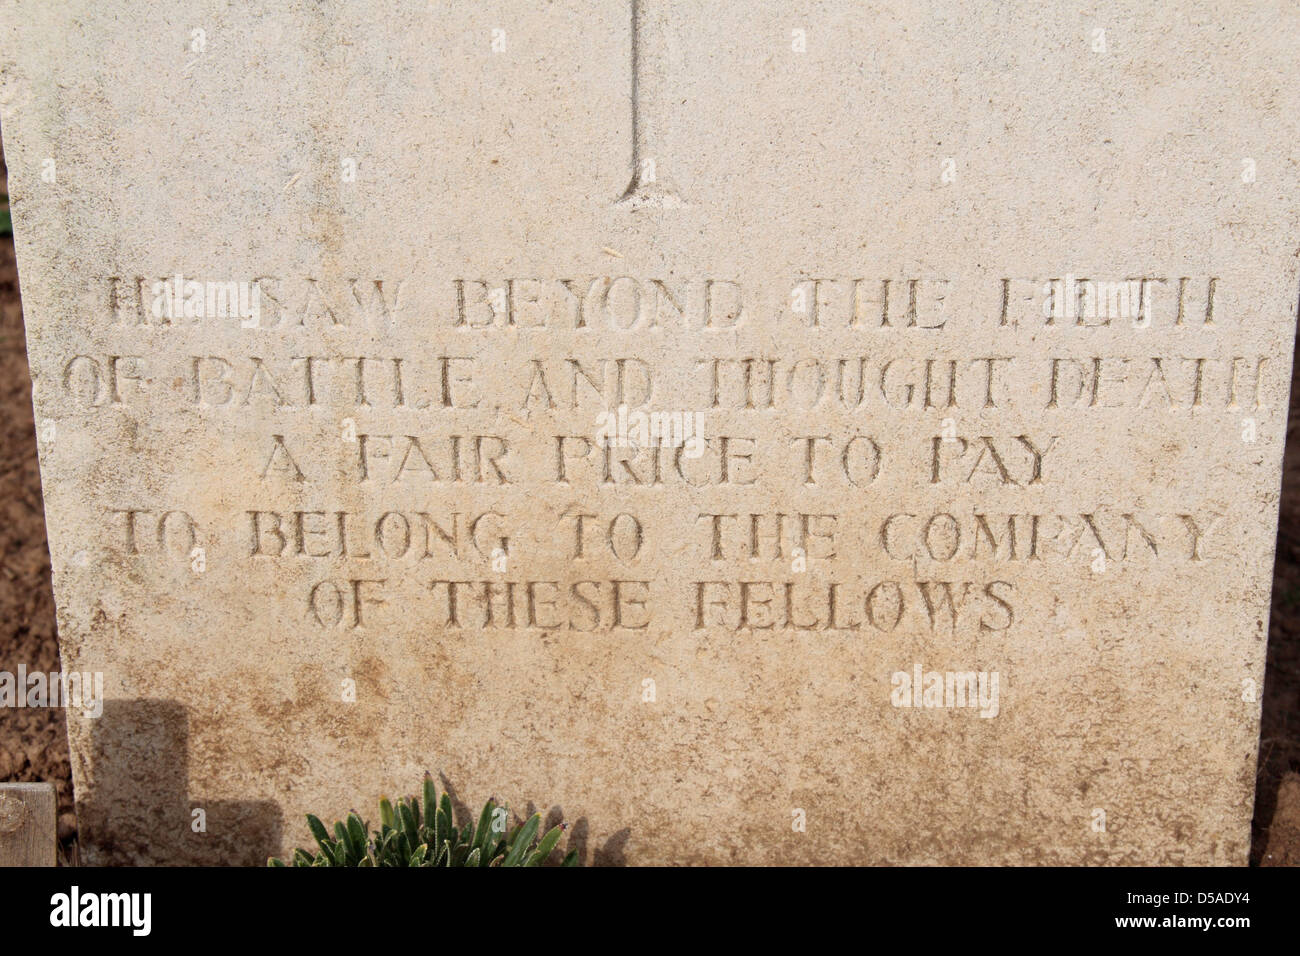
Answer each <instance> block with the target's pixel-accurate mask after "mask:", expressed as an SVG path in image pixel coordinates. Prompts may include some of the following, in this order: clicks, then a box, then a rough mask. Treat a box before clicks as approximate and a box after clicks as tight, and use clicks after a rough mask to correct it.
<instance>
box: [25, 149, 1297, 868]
mask: <svg viewBox="0 0 1300 956" xmlns="http://www.w3.org/2000/svg"><path fill="white" fill-rule="evenodd" d="M4 175H5V173H4V168H3V166H0V180H2V179H3V177H4ZM0 434H2V436H3V438H2V440H0V448H3V449H4V455H3V457H0V670H2V671H9V672H11V673H12V672H15V671H16V670H17V667H18V664H19V663H20V662H21V663H24V664H25V665H26V667H27V669H28V671H29V672H30V671H37V670H40V671H47V672H48V671H53V670H58V669H59V649H58V643H57V641H56V639H55V627H54V600H53V597H52V596H51V592H50V558H49V552H48V550H47V549H46V546H45V513H44V510H43V507H42V504H41V482H40V473H39V471H38V468H37V461H36V430H35V425H34V423H33V420H32V402H31V378H30V377H29V375H28V370H27V353H26V350H25V347H24V338H23V318H22V307H21V304H20V302H19V298H18V273H17V270H16V268H15V266H14V249H13V240H12V237H10V236H0ZM1269 631H1270V634H1269V648H1268V677H1267V680H1266V682H1265V686H1264V716H1263V725H1262V729H1261V734H1260V737H1261V740H1260V751H1259V772H1258V777H1257V782H1256V791H1255V820H1254V827H1253V840H1252V844H1251V863H1252V864H1256V865H1259V864H1263V865H1288V864H1289V865H1296V866H1300V776H1297V773H1300V387H1293V389H1292V394H1291V418H1290V422H1289V425H1288V428H1287V448H1286V463H1285V479H1284V481H1283V489H1282V514H1281V520H1280V523H1279V527H1278V536H1277V564H1276V567H1275V569H1274V577H1273V611H1272V617H1271V619H1270V623H1269ZM3 781H53V782H54V783H55V784H56V785H57V786H58V793H59V839H60V842H61V845H62V848H63V858H64V860H65V862H75V861H76V859H77V851H76V816H75V815H74V813H73V804H72V778H71V767H70V765H69V760H68V742H67V736H66V733H65V730H64V723H63V712H62V711H61V710H58V709H31V710H28V709H25V708H24V709H7V710H5V711H3V712H2V713H0V782H3ZM1284 781H1285V783H1284ZM1279 794H1281V796H1279ZM1270 831H1271V833H1270ZM1270 835H1271V840H1270Z"/></svg>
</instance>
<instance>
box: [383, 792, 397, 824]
mask: <svg viewBox="0 0 1300 956" xmlns="http://www.w3.org/2000/svg"><path fill="white" fill-rule="evenodd" d="M394 819H396V818H395V817H394V816H393V805H392V804H391V803H390V802H389V801H388V798H387V797H380V798H379V826H380V828H381V829H382V828H383V827H391V826H392V825H393V820H394Z"/></svg>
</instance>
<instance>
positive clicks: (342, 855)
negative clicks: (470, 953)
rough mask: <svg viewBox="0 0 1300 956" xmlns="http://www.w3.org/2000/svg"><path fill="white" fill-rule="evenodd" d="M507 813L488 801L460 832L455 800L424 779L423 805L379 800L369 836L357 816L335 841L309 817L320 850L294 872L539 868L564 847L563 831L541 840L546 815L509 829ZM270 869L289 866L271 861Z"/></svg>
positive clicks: (304, 856)
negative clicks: (336, 868) (315, 869)
mask: <svg viewBox="0 0 1300 956" xmlns="http://www.w3.org/2000/svg"><path fill="white" fill-rule="evenodd" d="M508 816H509V814H508V811H507V809H506V808H505V807H498V806H497V805H496V803H495V802H494V801H492V800H489V801H488V802H487V803H485V804H484V805H483V812H482V813H480V814H479V818H478V823H477V825H476V824H475V823H473V822H472V821H471V822H469V823H467V824H465V827H464V828H463V829H460V830H457V829H456V824H455V820H454V818H453V816H452V807H451V797H449V796H448V795H447V794H445V793H444V794H443V795H442V799H441V801H439V799H438V791H437V788H436V787H435V786H434V783H433V779H432V778H431V777H429V776H426V777H425V778H424V805H423V807H421V805H420V798H419V797H408V798H406V799H402V800H398V801H397V806H396V807H394V806H393V804H392V803H390V802H389V800H388V798H387V797H381V798H380V800H379V819H380V828H379V829H378V830H372V831H370V836H369V838H367V836H366V832H367V829H368V828H367V824H366V823H365V822H364V821H363V820H362V819H361V818H360V817H359V816H357V815H356V814H355V813H349V814H348V818H347V821H346V822H339V823H335V824H334V836H333V838H331V837H330V831H328V830H326V829H325V824H323V823H321V821H320V819H319V818H318V817H316V816H314V815H312V814H310V813H309V814H307V825H308V826H309V827H310V828H311V832H312V836H314V837H315V838H316V844H317V845H318V846H319V847H320V852H318V853H314V854H313V853H308V852H307V851H306V850H303V849H297V850H294V851H293V859H292V861H291V865H293V866H540V865H541V864H542V863H543V862H545V860H546V858H547V857H548V856H550V855H551V851H552V850H554V849H555V845H556V844H557V843H558V842H559V841H560V834H561V832H563V830H564V828H563V826H557V827H554V828H552V829H551V830H550V832H548V833H547V834H546V835H545V836H543V837H542V838H541V839H540V840H539V839H537V833H538V830H540V829H541V825H542V815H541V814H540V813H535V814H533V815H532V816H531V817H529V818H528V819H527V820H525V821H524V822H523V823H520V824H518V825H516V826H515V827H514V828H512V829H506V826H505V823H506V820H507V819H508ZM577 864H578V851H577V850H570V851H569V853H568V855H567V856H566V857H565V858H564V862H563V863H561V864H560V865H561V866H577ZM267 865H268V866H287V865H290V864H286V863H285V862H284V861H283V860H281V859H278V858H276V857H272V858H271V859H270V860H268V861H267Z"/></svg>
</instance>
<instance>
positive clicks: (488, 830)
mask: <svg viewBox="0 0 1300 956" xmlns="http://www.w3.org/2000/svg"><path fill="white" fill-rule="evenodd" d="M495 806H496V804H494V803H493V802H492V801H491V800H489V801H488V802H487V803H485V804H483V812H482V813H480V814H479V815H478V828H477V829H476V830H475V831H474V848H475V849H477V850H483V849H487V842H488V840H489V839H490V838H491V836H492V810H493V808H494V807H495Z"/></svg>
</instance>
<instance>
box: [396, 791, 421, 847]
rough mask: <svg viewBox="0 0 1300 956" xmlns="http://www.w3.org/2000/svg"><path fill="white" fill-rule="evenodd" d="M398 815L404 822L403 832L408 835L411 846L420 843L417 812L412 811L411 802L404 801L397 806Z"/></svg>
mask: <svg viewBox="0 0 1300 956" xmlns="http://www.w3.org/2000/svg"><path fill="white" fill-rule="evenodd" d="M397 816H398V818H399V819H400V821H401V824H402V833H403V834H404V835H405V836H406V840H407V842H408V843H409V844H410V845H411V846H413V847H414V846H419V845H420V828H419V826H417V825H416V822H415V814H413V813H412V812H411V806H410V804H408V803H406V802H403V803H401V804H399V805H398V807H397Z"/></svg>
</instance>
